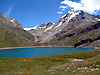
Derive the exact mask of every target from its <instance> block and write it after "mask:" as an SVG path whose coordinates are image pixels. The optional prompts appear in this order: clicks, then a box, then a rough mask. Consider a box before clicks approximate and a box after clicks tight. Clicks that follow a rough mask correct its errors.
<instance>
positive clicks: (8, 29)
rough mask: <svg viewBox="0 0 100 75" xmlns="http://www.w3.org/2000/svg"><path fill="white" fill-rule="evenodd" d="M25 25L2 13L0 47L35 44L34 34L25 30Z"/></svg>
mask: <svg viewBox="0 0 100 75" xmlns="http://www.w3.org/2000/svg"><path fill="white" fill-rule="evenodd" d="M23 28H24V27H23V26H22V25H21V24H20V23H19V22H18V21H17V20H16V19H15V18H8V17H6V16H4V15H3V14H2V13H0V47H22V46H35V45H39V44H38V43H35V42H34V41H35V39H34V37H33V35H31V34H30V33H29V32H27V31H25V30H23Z"/></svg>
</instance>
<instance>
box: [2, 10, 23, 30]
mask: <svg viewBox="0 0 100 75" xmlns="http://www.w3.org/2000/svg"><path fill="white" fill-rule="evenodd" d="M0 21H2V22H3V23H6V24H8V25H10V26H13V27H20V28H24V27H23V26H22V25H21V24H20V23H19V22H18V21H17V20H16V19H15V18H8V17H6V16H5V15H3V14H2V13H1V12H0Z"/></svg>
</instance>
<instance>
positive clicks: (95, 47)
mask: <svg viewBox="0 0 100 75" xmlns="http://www.w3.org/2000/svg"><path fill="white" fill-rule="evenodd" d="M32 47H53V46H28V47H4V48H0V49H16V48H32ZM54 47H73V46H54ZM73 48H74V47H73ZM76 48H88V47H76ZM94 49H100V47H95V48H94Z"/></svg>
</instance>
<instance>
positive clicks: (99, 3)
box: [59, 0, 100, 14]
mask: <svg viewBox="0 0 100 75" xmlns="http://www.w3.org/2000/svg"><path fill="white" fill-rule="evenodd" d="M61 4H65V5H68V6H69V7H71V9H73V10H84V11H86V12H89V13H91V14H94V13H97V12H98V11H99V10H100V0H80V2H75V1H74V2H73V1H71V0H64V1H62V2H61ZM59 8H61V6H60V7H59ZM63 8H64V9H66V8H65V7H64V6H63Z"/></svg>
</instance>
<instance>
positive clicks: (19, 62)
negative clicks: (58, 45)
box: [0, 50, 100, 75]
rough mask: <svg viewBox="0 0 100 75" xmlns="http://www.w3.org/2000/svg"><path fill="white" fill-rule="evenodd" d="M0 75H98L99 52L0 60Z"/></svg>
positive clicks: (99, 67) (99, 64)
mask: <svg viewBox="0 0 100 75" xmlns="http://www.w3.org/2000/svg"><path fill="white" fill-rule="evenodd" d="M73 59H77V60H78V59H81V60H83V61H73ZM0 75H100V51H97V50H95V51H87V52H73V53H68V54H62V55H50V56H41V57H33V58H0Z"/></svg>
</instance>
